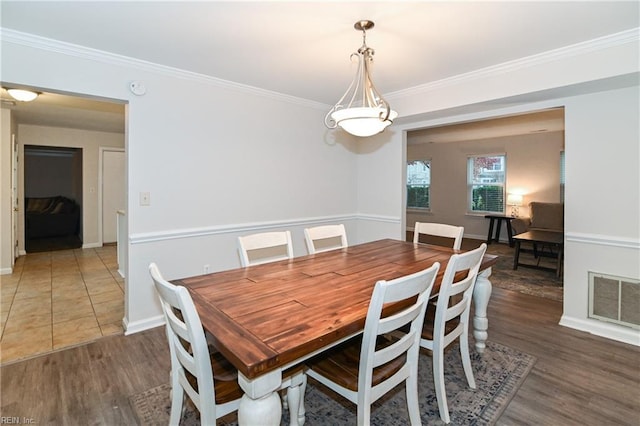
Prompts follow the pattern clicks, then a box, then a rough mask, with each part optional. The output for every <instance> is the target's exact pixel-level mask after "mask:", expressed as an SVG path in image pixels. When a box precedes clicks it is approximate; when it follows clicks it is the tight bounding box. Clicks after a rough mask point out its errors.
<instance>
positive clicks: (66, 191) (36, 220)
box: [24, 145, 82, 253]
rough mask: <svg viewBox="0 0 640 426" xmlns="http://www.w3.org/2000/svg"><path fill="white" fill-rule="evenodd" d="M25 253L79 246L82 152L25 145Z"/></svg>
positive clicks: (76, 149)
mask: <svg viewBox="0 0 640 426" xmlns="http://www.w3.org/2000/svg"><path fill="white" fill-rule="evenodd" d="M24 206H25V209H24V223H25V251H26V252H27V253H38V252H44V251H54V250H66V249H74V248H80V247H82V237H81V230H82V149H81V148H66V147H52V146H37V145H25V148H24Z"/></svg>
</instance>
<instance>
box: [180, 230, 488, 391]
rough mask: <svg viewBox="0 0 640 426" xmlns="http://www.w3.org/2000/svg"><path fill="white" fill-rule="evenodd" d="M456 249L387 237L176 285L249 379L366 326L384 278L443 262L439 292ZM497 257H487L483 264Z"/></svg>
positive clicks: (482, 267) (201, 277) (439, 274)
mask: <svg viewBox="0 0 640 426" xmlns="http://www.w3.org/2000/svg"><path fill="white" fill-rule="evenodd" d="M453 253H454V250H452V249H449V248H445V247H438V246H432V245H427V244H413V243H409V242H404V241H397V240H390V239H387V240H379V241H374V242H370V243H365V244H360V245H355V246H350V247H348V248H344V249H338V250H333V251H328V252H324V253H318V254H315V255H308V256H301V257H296V258H294V259H291V260H282V261H278V262H273V263H267V264H263V265H256V266H251V267H248V268H240V269H233V270H229V271H222V272H217V273H213V274H207V275H200V276H196V277H191V278H184V279H181V280H174V281H173V283H174V284H176V285H183V286H185V287H187V288H188V289H189V292H190V293H191V296H192V297H193V301H194V303H195V305H196V309H197V310H198V313H199V315H200V319H201V321H202V324H203V326H204V328H205V329H206V330H207V331H209V332H210V333H211V334H212V335H213V337H214V342H215V345H216V347H217V348H218V349H219V350H220V351H221V352H222V353H223V354H224V356H225V357H226V358H227V359H229V361H231V363H233V364H234V365H235V366H236V368H238V370H239V371H241V372H242V373H243V374H244V375H245V376H246V377H247V378H250V379H251V378H255V377H257V376H259V375H261V374H264V373H266V372H268V371H270V370H273V369H275V368H279V367H283V366H286V365H287V364H290V363H292V362H294V361H295V360H298V359H300V358H303V357H305V356H306V355H309V354H310V353H312V352H313V351H315V350H318V349H321V348H323V347H325V346H327V345H329V344H332V343H335V342H336V341H338V340H340V339H342V338H344V337H347V336H349V335H352V334H354V333H357V332H360V331H362V330H363V329H364V322H365V318H366V314H367V309H368V307H369V301H370V298H371V294H372V292H373V287H374V285H375V283H376V281H378V280H391V279H394V278H398V277H401V276H404V275H408V274H411V273H414V272H418V271H420V270H423V269H426V268H428V267H430V266H431V265H432V264H433V263H434V262H440V265H441V266H440V271H439V273H438V276H437V278H436V283H435V284H434V289H433V291H432V294H435V293H436V292H437V291H438V289H439V286H440V282H441V280H442V276H443V274H444V270H445V268H446V264H447V262H448V260H449V257H450V256H451V254H453ZM496 261H497V256H493V255H485V257H484V259H483V263H482V266H481V270H484V269H486V268H489V267H491V266H492V265H494V264H495V263H496Z"/></svg>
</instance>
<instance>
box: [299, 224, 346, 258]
mask: <svg viewBox="0 0 640 426" xmlns="http://www.w3.org/2000/svg"><path fill="white" fill-rule="evenodd" d="M304 239H305V241H306V243H307V249H308V250H309V254H315V253H322V252H325V251H329V250H335V249H339V248H344V247H348V246H349V243H348V242H347V231H346V230H345V228H344V225H342V224H340V225H323V226H315V227H313V228H305V230H304Z"/></svg>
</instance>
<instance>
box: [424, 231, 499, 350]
mask: <svg viewBox="0 0 640 426" xmlns="http://www.w3.org/2000/svg"><path fill="white" fill-rule="evenodd" d="M486 250H487V245H486V244H485V243H482V244H481V245H480V247H478V248H476V249H474V250H471V251H467V252H465V253H459V254H454V255H452V256H451V258H450V259H449V262H448V263H447V268H446V269H445V271H444V276H443V277H442V283H441V284H440V291H439V292H438V302H437V305H436V317H435V321H434V326H433V328H434V330H433V338H434V340H435V339H436V335H437V334H439V337H440V338H441V339H444V344H443V347H446V346H447V345H448V344H449V343H450V342H451V341H453V340H454V339H455V338H456V337H458V336H460V335H461V334H462V333H463V332H464V327H468V324H469V310H470V307H471V299H472V298H473V289H474V287H475V283H476V278H477V277H478V271H479V270H480V264H481V263H482V257H483V256H484V253H485V251H486ZM456 274H464V276H462V277H460V276H458V280H457V281H454V280H455V279H456ZM459 294H462V297H460V296H458V297H454V296H456V295H459ZM455 319H458V320H459V324H458V325H457V327H456V328H455V329H454V330H452V331H450V332H449V333H448V334H447V337H444V334H445V323H446V322H447V321H451V320H455Z"/></svg>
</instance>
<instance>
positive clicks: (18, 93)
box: [7, 89, 38, 102]
mask: <svg viewBox="0 0 640 426" xmlns="http://www.w3.org/2000/svg"><path fill="white" fill-rule="evenodd" d="M7 92H9V95H11V97H12V98H13V99H15V100H16V101H21V102H31V101H32V100H34V99H35V98H37V97H38V93H37V92H32V91H30V90H23V89H7Z"/></svg>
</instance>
